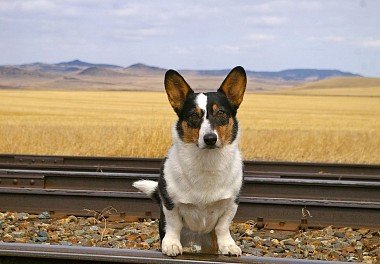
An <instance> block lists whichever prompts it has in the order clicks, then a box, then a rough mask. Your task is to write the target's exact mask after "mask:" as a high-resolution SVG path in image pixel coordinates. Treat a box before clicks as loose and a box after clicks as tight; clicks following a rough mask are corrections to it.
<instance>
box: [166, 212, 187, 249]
mask: <svg viewBox="0 0 380 264" xmlns="http://www.w3.org/2000/svg"><path fill="white" fill-rule="evenodd" d="M163 210H164V214H165V221H166V225H165V237H164V238H163V239H162V244H161V250H162V253H164V254H166V255H168V256H177V255H179V254H182V245H181V242H180V240H181V230H182V226H183V224H182V219H181V216H180V215H179V212H178V207H174V208H173V209H172V210H167V209H166V208H165V206H164V208H163Z"/></svg>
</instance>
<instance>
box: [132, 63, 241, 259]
mask: <svg viewBox="0 0 380 264" xmlns="http://www.w3.org/2000/svg"><path fill="white" fill-rule="evenodd" d="M164 83H165V90H166V93H167V96H168V99H169V102H170V104H171V106H172V107H173V109H174V111H175V112H176V114H177V115H178V121H177V122H176V123H175V125H174V126H173V129H172V134H173V145H172V146H171V148H170V149H169V152H168V154H167V157H166V158H165V159H164V161H163V163H162V165H161V173H160V177H159V180H158V182H156V181H151V180H139V181H136V182H134V183H133V186H134V187H136V188H137V189H139V190H140V191H142V192H144V193H145V194H147V195H148V196H149V197H151V198H152V199H154V200H157V201H158V202H159V204H160V212H161V213H160V221H159V234H160V240H161V250H162V253H164V254H166V255H168V256H177V255H179V254H182V245H181V242H180V233H181V230H182V228H183V227H186V228H188V229H190V230H191V231H193V232H197V233H210V232H211V231H213V230H215V234H216V238H217V244H218V250H219V252H220V253H221V254H224V255H235V256H240V255H241V249H240V247H238V246H237V245H236V243H235V241H234V240H233V238H232V237H231V234H230V230H229V226H230V224H231V221H232V219H233V218H234V216H235V213H236V210H237V208H238V198H239V193H240V190H241V188H242V183H243V162H242V157H241V154H240V151H239V149H238V139H239V131H240V129H239V123H238V120H237V118H236V113H237V110H238V108H239V106H240V104H241V102H242V101H243V96H244V92H245V88H246V84H247V77H246V73H245V70H244V68H243V67H241V66H237V67H235V68H234V69H232V70H231V72H230V73H229V74H228V75H227V77H226V78H225V79H224V81H223V83H222V84H221V86H220V88H219V89H218V90H217V91H216V92H207V93H195V92H194V91H193V90H192V89H191V88H190V86H189V85H188V84H187V82H186V81H185V79H184V78H183V77H182V76H181V75H180V74H179V73H178V72H176V71H175V70H168V71H167V72H166V74H165V81H164Z"/></svg>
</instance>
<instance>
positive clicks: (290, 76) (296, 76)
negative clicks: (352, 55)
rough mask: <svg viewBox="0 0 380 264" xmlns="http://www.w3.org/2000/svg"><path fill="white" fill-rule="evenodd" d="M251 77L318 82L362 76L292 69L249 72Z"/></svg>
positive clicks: (336, 71)
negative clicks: (338, 77) (340, 77)
mask: <svg viewBox="0 0 380 264" xmlns="http://www.w3.org/2000/svg"><path fill="white" fill-rule="evenodd" d="M248 75H249V76H252V77H261V78H280V79H283V80H294V81H300V80H302V81H305V80H306V81H316V80H323V79H327V78H332V77H337V76H350V77H354V76H356V77H357V76H360V75H358V74H354V73H351V72H342V71H339V70H318V69H291V70H283V71H279V72H253V71H249V72H248Z"/></svg>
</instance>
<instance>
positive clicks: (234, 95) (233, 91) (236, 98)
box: [218, 66, 247, 110]
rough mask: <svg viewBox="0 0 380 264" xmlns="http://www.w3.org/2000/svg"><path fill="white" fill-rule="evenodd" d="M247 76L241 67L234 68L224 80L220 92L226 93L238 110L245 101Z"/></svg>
mask: <svg viewBox="0 0 380 264" xmlns="http://www.w3.org/2000/svg"><path fill="white" fill-rule="evenodd" d="M246 85H247V75H246V73H245V70H244V68H243V67H241V66H237V67H235V68H233V69H232V70H231V71H230V73H229V74H228V75H227V77H226V79H224V81H223V83H222V85H221V86H220V88H219V89H218V92H221V93H224V94H225V95H226V97H227V98H228V100H229V101H230V103H231V104H232V106H233V107H234V108H235V109H236V110H237V109H238V108H239V106H240V104H241V102H242V101H243V96H244V91H245V87H246Z"/></svg>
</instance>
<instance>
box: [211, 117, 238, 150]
mask: <svg viewBox="0 0 380 264" xmlns="http://www.w3.org/2000/svg"><path fill="white" fill-rule="evenodd" d="M233 127H234V121H233V119H232V117H230V118H229V119H228V124H227V125H224V126H217V127H215V130H216V131H217V132H218V135H219V137H220V141H221V143H222V146H225V145H227V144H230V143H231V140H232V129H233Z"/></svg>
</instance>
